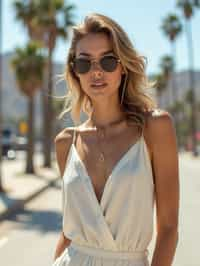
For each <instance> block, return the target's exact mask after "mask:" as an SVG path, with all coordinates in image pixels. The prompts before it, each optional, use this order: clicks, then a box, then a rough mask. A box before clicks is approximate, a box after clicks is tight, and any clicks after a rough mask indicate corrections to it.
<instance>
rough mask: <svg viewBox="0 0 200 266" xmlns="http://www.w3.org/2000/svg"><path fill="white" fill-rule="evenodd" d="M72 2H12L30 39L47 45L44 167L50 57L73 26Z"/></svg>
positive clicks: (49, 132) (48, 140) (48, 133)
mask: <svg viewBox="0 0 200 266" xmlns="http://www.w3.org/2000/svg"><path fill="white" fill-rule="evenodd" d="M74 9H75V6H74V5H70V4H65V2H64V1H63V0H43V1H39V0H30V1H28V2H25V3H24V1H15V10H16V14H17V16H16V17H17V19H19V20H20V21H22V22H23V24H24V25H25V27H27V29H28V33H29V36H30V38H32V39H34V40H39V41H41V42H42V43H43V45H44V46H45V47H47V48H48V64H47V65H48V67H47V70H48V78H47V80H48V86H47V87H48V88H47V91H46V92H45V90H42V93H43V95H42V99H43V108H44V136H45V137H44V138H43V139H44V158H45V160H44V166H47V167H50V166H51V139H52V120H53V119H52V118H53V107H52V98H51V96H52V72H53V70H52V67H53V64H52V57H53V51H54V49H55V46H56V41H57V39H58V38H59V37H62V38H63V39H67V38H68V34H69V27H71V26H72V25H74V22H73V10H74Z"/></svg>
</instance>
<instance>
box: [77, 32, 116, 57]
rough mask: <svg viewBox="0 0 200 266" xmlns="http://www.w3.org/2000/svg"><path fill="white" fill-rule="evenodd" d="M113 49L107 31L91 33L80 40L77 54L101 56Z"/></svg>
mask: <svg viewBox="0 0 200 266" xmlns="http://www.w3.org/2000/svg"><path fill="white" fill-rule="evenodd" d="M112 49H113V47H112V43H111V40H110V39H109V37H108V36H107V35H106V34H105V33H89V34H88V35H86V36H85V37H83V38H82V39H81V40H80V41H78V43H77V45H76V56H78V55H80V54H88V55H89V56H94V57H95V56H99V55H102V54H104V53H105V52H108V51H111V50H112Z"/></svg>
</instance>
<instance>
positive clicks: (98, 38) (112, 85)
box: [75, 33, 123, 101]
mask: <svg viewBox="0 0 200 266" xmlns="http://www.w3.org/2000/svg"><path fill="white" fill-rule="evenodd" d="M110 55H113V56H115V55H114V53H113V51H112V44H111V41H110V40H109V38H108V37H107V35H106V34H104V33H97V34H88V35H87V36H85V37H84V38H82V39H81V40H80V41H79V42H78V43H77V46H76V54H75V57H76V58H84V59H89V60H92V64H91V67H90V69H89V71H88V72H87V73H83V74H80V73H76V76H77V77H78V79H79V81H80V84H81V88H82V90H83V91H84V92H85V93H86V94H87V95H88V96H89V97H90V98H91V100H92V101H98V99H100V98H101V100H102V97H103V98H104V99H110V98H111V97H113V96H114V97H118V88H119V86H120V83H121V77H122V74H123V70H122V66H121V63H120V62H117V66H116V68H115V69H114V71H112V72H108V71H106V70H104V69H103V68H102V67H101V65H100V63H99V60H100V59H102V57H105V56H110Z"/></svg>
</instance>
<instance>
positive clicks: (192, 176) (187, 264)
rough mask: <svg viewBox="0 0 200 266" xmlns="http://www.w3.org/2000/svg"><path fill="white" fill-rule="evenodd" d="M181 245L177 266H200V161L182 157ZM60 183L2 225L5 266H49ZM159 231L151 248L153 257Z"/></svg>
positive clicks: (58, 218)
mask: <svg viewBox="0 0 200 266" xmlns="http://www.w3.org/2000/svg"><path fill="white" fill-rule="evenodd" d="M179 166H180V218H179V242H178V246H177V251H176V255H175V259H174V263H173V266H199V265H200V252H199V237H200V226H199V225H200V212H199V210H200V159H192V158H190V157H189V156H180V160H179ZM61 219H62V217H61V193H60V181H58V182H57V183H56V184H55V186H53V187H51V188H49V189H48V190H46V191H44V192H43V193H42V194H40V195H39V196H38V197H37V198H35V199H34V200H32V201H31V202H29V203H28V204H27V205H26V206H25V210H23V211H20V212H18V213H16V214H13V215H12V217H9V219H8V220H6V221H4V222H3V223H1V224H0V258H1V259H0V260H1V265H5V266H13V265H15V266H35V265H38V266H49V265H51V263H52V259H53V255H54V251H55V246H56V242H57V240H58V236H59V232H60V228H61ZM155 236H156V235H155V230H154V236H153V239H152V242H151V244H150V247H149V251H150V257H152V253H153V247H154V245H155Z"/></svg>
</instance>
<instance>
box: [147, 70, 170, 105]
mask: <svg viewBox="0 0 200 266" xmlns="http://www.w3.org/2000/svg"><path fill="white" fill-rule="evenodd" d="M150 80H152V81H153V82H154V81H155V88H156V96H157V99H158V102H159V105H161V102H162V101H161V98H162V96H163V92H164V91H165V88H166V80H165V77H164V75H163V73H161V72H160V73H157V74H153V75H151V76H150Z"/></svg>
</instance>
